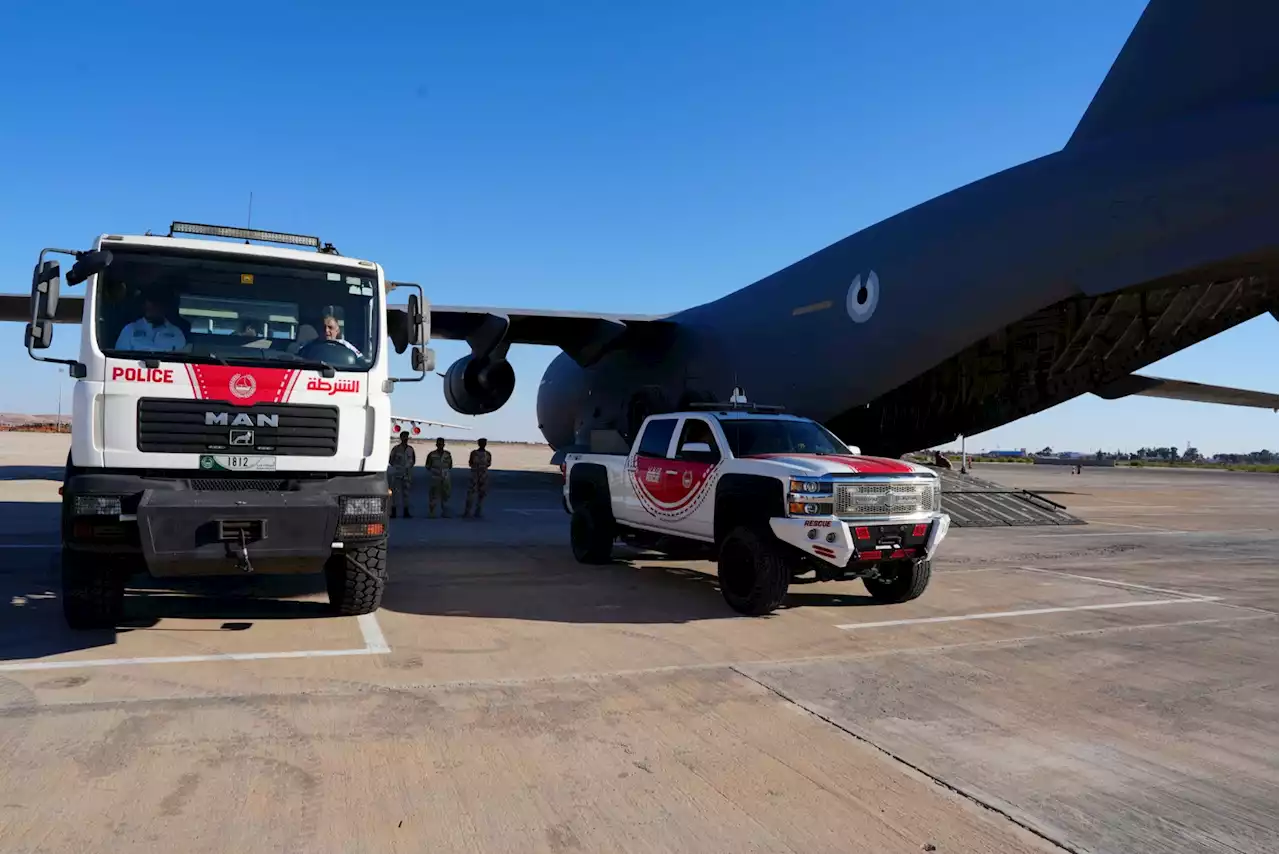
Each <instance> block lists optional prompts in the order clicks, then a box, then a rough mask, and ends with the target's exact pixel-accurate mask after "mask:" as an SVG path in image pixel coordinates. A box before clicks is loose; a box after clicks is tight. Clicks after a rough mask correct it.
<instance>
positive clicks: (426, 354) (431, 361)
mask: <svg viewBox="0 0 1280 854" xmlns="http://www.w3.org/2000/svg"><path fill="white" fill-rule="evenodd" d="M409 363H410V364H411V365H412V366H413V369H414V370H415V371H417V372H418V373H421V374H425V373H428V372H429V371H434V370H435V369H436V351H435V350H432V349H431V348H430V347H414V348H413V353H412V355H410V357H409Z"/></svg>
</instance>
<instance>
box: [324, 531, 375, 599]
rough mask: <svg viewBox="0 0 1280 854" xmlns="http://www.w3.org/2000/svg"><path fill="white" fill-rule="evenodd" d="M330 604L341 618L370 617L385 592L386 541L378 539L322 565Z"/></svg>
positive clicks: (332, 556) (350, 549)
mask: <svg viewBox="0 0 1280 854" xmlns="http://www.w3.org/2000/svg"><path fill="white" fill-rule="evenodd" d="M324 579H325V585H326V586H327V587H328V588H329V604H330V605H331V606H332V607H333V609H334V611H336V612H337V613H338V614H340V615H342V616H344V617H354V616H358V615H360V614H372V613H373V612H374V611H376V610H378V608H380V607H382V594H383V591H385V590H386V589H387V541H386V540H377V541H375V542H372V543H366V544H363V545H359V546H353V547H351V548H347V549H344V550H343V551H342V552H340V553H338V554H334V555H331V556H330V557H329V559H328V560H327V561H326V562H325V565H324Z"/></svg>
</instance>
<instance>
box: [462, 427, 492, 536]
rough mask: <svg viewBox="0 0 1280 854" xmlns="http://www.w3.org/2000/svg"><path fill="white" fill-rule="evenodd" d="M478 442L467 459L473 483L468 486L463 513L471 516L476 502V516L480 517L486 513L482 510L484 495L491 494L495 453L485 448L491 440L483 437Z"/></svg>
mask: <svg viewBox="0 0 1280 854" xmlns="http://www.w3.org/2000/svg"><path fill="white" fill-rule="evenodd" d="M476 444H477V445H478V446H479V447H477V448H476V449H475V450H474V451H472V452H471V457H470V458H469V459H468V460H467V466H468V467H470V469H471V485H470V486H468V487H467V506H466V508H465V509H464V510H463V511H462V515H463V516H470V515H471V505H472V504H475V506H476V518H477V519H479V518H480V517H481V516H483V515H484V514H483V513H481V512H480V509H481V508H482V507H483V506H484V497H485V496H486V495H488V494H489V466H490V465H492V464H493V454H491V453H489V452H488V451H486V450H485V449H484V446H485V445H487V444H489V440H487V439H481V440H480V441H478V442H476Z"/></svg>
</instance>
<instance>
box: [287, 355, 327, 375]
mask: <svg viewBox="0 0 1280 854" xmlns="http://www.w3.org/2000/svg"><path fill="white" fill-rule="evenodd" d="M280 355H282V356H286V355H287V356H289V357H290V358H289V360H288V361H289V362H290V364H294V365H301V366H302V367H304V368H312V369H314V370H317V371H319V372H320V376H322V377H324V378H325V379H332V378H333V377H335V376H337V372H336V371H334V369H333V365H331V364H329V363H328V362H322V361H320V360H319V359H304V358H303V357H301V356H299V355H298V354H297V353H281V354H280Z"/></svg>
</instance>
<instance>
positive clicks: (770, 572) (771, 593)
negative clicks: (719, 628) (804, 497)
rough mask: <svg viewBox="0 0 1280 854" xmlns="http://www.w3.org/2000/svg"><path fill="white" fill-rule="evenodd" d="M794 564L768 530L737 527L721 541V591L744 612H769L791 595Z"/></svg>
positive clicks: (727, 599)
mask: <svg viewBox="0 0 1280 854" xmlns="http://www.w3.org/2000/svg"><path fill="white" fill-rule="evenodd" d="M792 569H793V567H792V566H791V564H790V562H789V561H788V560H787V559H786V555H785V552H784V551H783V545H782V543H779V542H778V541H777V540H776V539H774V537H773V536H772V535H771V534H770V533H768V532H761V531H758V530H755V529H752V528H747V527H739V528H735V529H734V530H733V531H731V532H730V533H729V536H727V537H725V540H724V542H723V543H721V545H720V557H719V576H720V593H721V594H722V595H723V596H724V600H725V601H726V602H728V603H729V607H730V608H732V609H733V610H735V611H737V612H738V613H740V614H747V615H749V616H753V617H756V616H760V615H762V614H768V613H770V612H771V611H773V610H774V609H775V608H777V607H778V606H779V605H781V604H782V601H783V600H784V599H786V598H787V586H788V585H789V584H790V583H791V572H792Z"/></svg>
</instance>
